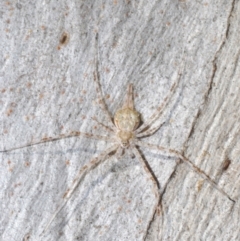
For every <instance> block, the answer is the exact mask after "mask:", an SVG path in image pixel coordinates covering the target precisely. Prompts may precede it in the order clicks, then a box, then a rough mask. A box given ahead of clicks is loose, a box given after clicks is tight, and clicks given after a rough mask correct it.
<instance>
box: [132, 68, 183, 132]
mask: <svg viewBox="0 0 240 241" xmlns="http://www.w3.org/2000/svg"><path fill="white" fill-rule="evenodd" d="M181 75H182V70H181V72H180V71H178V77H177V79H176V81H174V83H173V84H172V86H171V88H170V90H169V93H168V95H167V96H165V98H164V99H163V101H162V103H161V105H159V106H158V107H157V110H156V111H155V112H154V113H153V114H152V116H151V117H150V118H149V119H148V120H147V121H146V122H145V123H143V124H142V125H141V126H140V127H139V128H138V129H137V130H136V133H137V134H139V133H141V132H144V131H147V130H148V128H149V126H150V125H151V124H152V123H153V122H155V121H156V120H157V119H158V118H159V116H160V115H161V113H162V112H163V109H164V107H165V106H166V105H167V103H168V102H169V99H170V97H171V93H174V91H175V89H176V87H177V84H178V82H179V80H180V78H181ZM160 126H161V123H160ZM160 126H159V127H158V128H160Z"/></svg>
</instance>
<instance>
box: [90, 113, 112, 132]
mask: <svg viewBox="0 0 240 241" xmlns="http://www.w3.org/2000/svg"><path fill="white" fill-rule="evenodd" d="M92 120H94V121H96V122H97V123H98V124H99V125H100V126H102V127H103V128H104V129H105V130H107V131H110V132H114V131H115V130H116V128H114V130H113V129H112V128H111V127H109V126H106V125H104V124H103V123H102V122H100V121H98V119H97V118H96V117H95V116H94V117H92Z"/></svg>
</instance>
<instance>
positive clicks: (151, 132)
mask: <svg viewBox="0 0 240 241" xmlns="http://www.w3.org/2000/svg"><path fill="white" fill-rule="evenodd" d="M164 123H165V122H161V123H160V125H158V126H156V127H154V128H151V129H147V130H146V131H144V132H141V133H138V134H136V137H137V138H142V137H147V136H151V135H153V134H154V133H155V132H156V131H158V130H159V129H160V128H161V127H162V125H163V124H164Z"/></svg>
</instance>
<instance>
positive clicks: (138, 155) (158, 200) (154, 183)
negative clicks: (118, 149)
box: [132, 145, 161, 240]
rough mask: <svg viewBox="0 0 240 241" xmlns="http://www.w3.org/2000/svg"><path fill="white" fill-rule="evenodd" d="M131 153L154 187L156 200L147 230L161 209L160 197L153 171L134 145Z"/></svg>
mask: <svg viewBox="0 0 240 241" xmlns="http://www.w3.org/2000/svg"><path fill="white" fill-rule="evenodd" d="M132 152H133V154H134V155H135V157H136V158H137V159H138V160H139V161H140V162H141V164H142V166H143V168H144V170H145V171H146V173H147V175H148V176H149V178H150V179H151V180H152V182H153V186H154V187H153V189H154V195H155V197H156V199H157V201H156V204H155V206H154V208H153V212H152V214H151V219H150V222H149V224H148V227H147V229H146V230H148V229H149V227H150V225H151V222H152V220H153V218H154V216H155V214H156V212H160V209H161V206H160V201H161V195H160V193H159V187H158V181H157V180H156V177H155V176H154V174H153V171H152V170H151V168H150V167H149V165H148V163H147V161H145V160H144V159H143V158H142V156H141V154H140V152H139V150H138V149H137V147H136V146H135V145H132ZM146 236H147V232H146V233H145V235H144V238H143V240H145V238H146Z"/></svg>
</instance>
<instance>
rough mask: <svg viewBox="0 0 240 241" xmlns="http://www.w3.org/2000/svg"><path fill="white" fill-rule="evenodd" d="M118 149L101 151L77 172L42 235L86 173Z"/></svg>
mask: <svg viewBox="0 0 240 241" xmlns="http://www.w3.org/2000/svg"><path fill="white" fill-rule="evenodd" d="M118 147H119V144H115V145H113V146H111V147H109V148H108V149H107V150H105V151H103V152H102V153H100V155H98V157H95V158H93V159H92V160H91V161H90V162H89V163H88V164H87V165H85V166H83V167H82V168H81V170H80V171H79V173H78V175H77V177H76V178H75V179H74V181H73V186H72V188H71V189H69V190H68V191H67V192H66V193H65V194H64V196H63V198H64V201H63V203H62V205H61V206H60V207H59V208H58V209H57V210H56V212H55V213H54V214H53V216H52V218H51V219H50V221H49V222H48V224H47V225H46V227H45V228H44V230H43V232H42V234H43V233H45V232H46V231H47V229H48V228H49V226H50V225H51V223H52V222H53V220H54V219H55V217H56V216H57V214H58V213H59V212H60V211H61V210H62V209H63V207H64V206H65V205H66V204H67V202H68V200H69V199H70V198H71V196H72V194H73V193H74V191H75V190H76V188H77V187H78V185H79V184H80V182H81V180H82V179H83V178H84V177H85V176H86V174H87V173H88V172H90V171H91V170H92V169H94V168H95V167H96V166H98V165H99V164H100V163H101V162H102V161H103V160H105V157H106V156H107V155H109V154H110V153H111V152H113V151H116V150H117V149H118Z"/></svg>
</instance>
